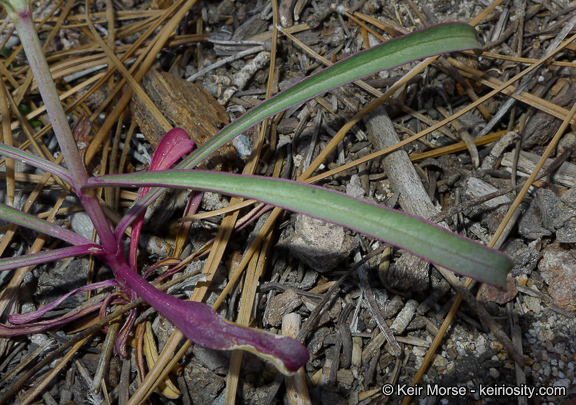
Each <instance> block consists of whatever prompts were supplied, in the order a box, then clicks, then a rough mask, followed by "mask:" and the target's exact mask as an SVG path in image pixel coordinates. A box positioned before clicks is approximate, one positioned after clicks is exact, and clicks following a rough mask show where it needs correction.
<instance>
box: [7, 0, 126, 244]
mask: <svg viewBox="0 0 576 405" xmlns="http://www.w3.org/2000/svg"><path fill="white" fill-rule="evenodd" d="M1 3H2V4H3V5H4V6H5V8H6V11H7V13H8V16H9V17H10V18H11V19H12V21H13V22H14V25H15V27H16V30H17V31H18V36H19V37H20V41H21V42H22V46H23V47H24V52H25V53H26V58H27V59H28V63H29V65H30V69H31V70H32V74H33V75H34V79H35V80H36V83H37V84H38V90H39V91H40V95H41V96H42V100H43V101H44V105H45V106H46V112H47V113H48V118H49V119H50V122H51V123H52V128H53V129H54V133H55V134H56V138H57V139H58V144H59V145H60V150H61V153H62V154H63V155H64V160H65V162H66V165H67V166H68V169H69V170H70V175H71V178H72V184H71V186H72V189H73V190H74V192H76V194H77V195H78V197H79V198H80V200H81V202H82V205H83V206H84V208H85V209H86V212H87V213H88V215H89V216H90V218H91V220H92V222H93V223H94V227H95V229H96V232H97V233H98V236H100V240H101V241H102V246H103V247H104V249H105V250H107V251H109V252H116V250H117V249H118V244H117V243H116V239H115V237H114V234H113V233H112V230H111V229H110V225H109V224H108V220H107V219H106V216H105V215H104V212H103V211H102V208H101V207H100V203H99V202H98V199H97V198H96V195H95V194H94V192H93V191H91V192H88V193H86V192H82V187H83V186H84V185H86V183H87V181H88V173H87V172H86V168H85V167H84V162H83V161H82V158H81V156H80V153H79V152H78V147H77V146H76V140H75V139H74V136H73V135H72V131H71V130H70V125H69V124H68V119H67V118H66V114H64V109H63V108H62V104H61V103H60V98H59V97H58V91H57V90H56V85H55V84H54V79H53V78H52V74H51V73H50V68H49V67H48V63H47V62H46V58H45V57H44V50H43V49H42V44H41V43H40V39H39V38H38V34H37V33H36V27H35V26H34V21H32V10H31V8H30V4H29V2H28V1H26V0H13V1H10V2H6V1H3V2H1Z"/></svg>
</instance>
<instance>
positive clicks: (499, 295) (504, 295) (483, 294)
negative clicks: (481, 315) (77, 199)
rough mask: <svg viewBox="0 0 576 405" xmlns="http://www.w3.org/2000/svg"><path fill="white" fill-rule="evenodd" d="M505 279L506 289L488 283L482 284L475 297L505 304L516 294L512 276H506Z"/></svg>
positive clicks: (484, 300)
mask: <svg viewBox="0 0 576 405" xmlns="http://www.w3.org/2000/svg"><path fill="white" fill-rule="evenodd" d="M506 281H507V285H506V291H501V290H499V289H497V288H496V287H492V286H491V285H488V284H482V286H481V287H480V290H479V291H478V296H477V297H476V298H478V301H482V302H495V303H497V304H505V303H507V302H509V301H512V300H513V299H514V298H515V297H516V295H517V294H518V290H517V289H516V282H515V281H514V277H508V278H507V279H506Z"/></svg>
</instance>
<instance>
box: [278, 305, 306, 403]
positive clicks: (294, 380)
mask: <svg viewBox="0 0 576 405" xmlns="http://www.w3.org/2000/svg"><path fill="white" fill-rule="evenodd" d="M300 324H301V317H300V315H299V314H297V313H290V314H286V315H284V316H283V317H282V334H283V335H285V336H290V337H292V338H296V336H297V335H298V332H299V331H300ZM286 396H287V398H288V403H289V404H290V405H312V401H311V400H310V394H309V393H308V387H307V385H306V373H305V372H304V367H302V368H300V369H299V370H298V371H297V372H296V374H294V375H291V376H288V377H286Z"/></svg>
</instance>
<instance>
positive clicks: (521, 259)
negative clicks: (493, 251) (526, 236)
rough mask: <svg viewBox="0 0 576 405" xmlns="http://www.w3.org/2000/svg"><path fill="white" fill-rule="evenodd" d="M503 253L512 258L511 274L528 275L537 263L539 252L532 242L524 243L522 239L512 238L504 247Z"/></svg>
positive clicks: (514, 275) (515, 275)
mask: <svg viewBox="0 0 576 405" xmlns="http://www.w3.org/2000/svg"><path fill="white" fill-rule="evenodd" d="M504 253H507V254H509V255H510V256H511V257H512V259H513V260H514V268H513V269H512V272H511V275H512V276H513V277H517V276H519V275H530V273H532V270H534V269H535V268H536V265H537V264H538V255H539V252H538V251H537V250H536V249H535V248H534V246H533V243H530V245H528V246H527V245H526V244H525V243H524V242H523V241H522V239H512V240H510V241H509V242H508V243H506V246H505V247H504Z"/></svg>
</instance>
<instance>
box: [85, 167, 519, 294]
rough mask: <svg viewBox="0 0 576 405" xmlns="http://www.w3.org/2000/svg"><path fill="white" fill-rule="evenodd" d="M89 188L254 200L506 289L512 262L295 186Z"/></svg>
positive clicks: (133, 179)
mask: <svg viewBox="0 0 576 405" xmlns="http://www.w3.org/2000/svg"><path fill="white" fill-rule="evenodd" d="M88 184H89V187H102V186H132V187H143V186H156V187H174V188H192V189H197V190H205V191H214V192H220V193H224V194H230V195H235V196H241V197H246V198H253V199H255V200H259V201H262V202H265V203H268V204H273V205H275V206H278V207H282V208H285V209H288V210H290V211H296V212H301V213H303V214H306V215H310V216H313V217H316V218H320V219H323V220H325V221H329V222H332V223H335V224H338V225H342V226H345V227H347V228H350V229H353V230H356V231H358V232H361V233H363V234H366V235H369V236H372V237H374V238H377V239H380V240H382V241H386V242H389V243H391V244H393V245H395V246H398V247H401V248H403V249H406V250H408V251H410V252H412V253H414V254H415V255H417V256H419V257H421V258H423V259H425V260H427V261H430V262H432V263H435V264H438V265H440V266H442V267H446V268H447V269H449V270H452V271H454V272H456V273H459V274H463V275H466V276H469V277H472V278H475V279H476V280H479V281H482V282H485V283H488V284H492V285H495V286H498V287H502V288H504V286H505V285H506V275H507V274H508V272H509V271H510V270H511V269H512V260H511V259H510V258H509V257H508V256H506V255H504V254H503V253H501V252H499V251H497V250H494V249H490V248H488V247H486V246H484V245H481V244H479V243H477V242H474V241H472V240H470V239H466V238H463V237H461V236H459V235H457V234H455V233H452V232H450V231H447V230H446V229H444V228H441V227H439V226H437V225H435V224H432V223H431V222H428V221H425V220H423V219H421V218H418V217H416V216H413V215H409V214H406V213H403V212H400V211H395V210H392V209H389V208H386V207H383V206H379V205H376V204H372V203H369V202H366V201H363V200H359V199H356V198H352V197H350V196H348V195H346V194H342V193H338V192H335V191H331V190H327V189H324V188H321V187H317V186H311V185H307V184H303V183H298V182H294V181H287V180H278V179H270V178H265V177H258V176H243V175H236V174H229V173H218V172H205V171H196V170H194V171H185V170H167V171H163V172H162V171H159V172H149V173H131V174H125V175H110V176H102V177H95V178H91V179H90V180H89V181H88Z"/></svg>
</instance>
